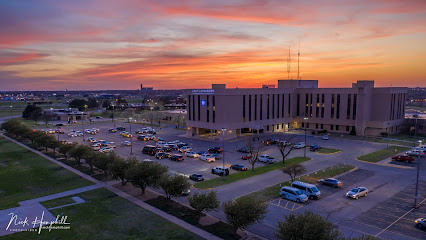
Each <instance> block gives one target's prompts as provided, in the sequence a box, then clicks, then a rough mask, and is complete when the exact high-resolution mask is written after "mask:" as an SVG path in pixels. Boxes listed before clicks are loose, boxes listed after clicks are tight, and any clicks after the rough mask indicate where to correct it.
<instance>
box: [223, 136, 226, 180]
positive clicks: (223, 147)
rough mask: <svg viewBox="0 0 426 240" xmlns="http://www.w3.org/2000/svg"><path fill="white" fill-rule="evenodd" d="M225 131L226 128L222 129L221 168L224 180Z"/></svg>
mask: <svg viewBox="0 0 426 240" xmlns="http://www.w3.org/2000/svg"><path fill="white" fill-rule="evenodd" d="M225 131H226V128H222V150H223V152H222V167H223V175H222V179H223V180H225V173H226V172H225Z"/></svg>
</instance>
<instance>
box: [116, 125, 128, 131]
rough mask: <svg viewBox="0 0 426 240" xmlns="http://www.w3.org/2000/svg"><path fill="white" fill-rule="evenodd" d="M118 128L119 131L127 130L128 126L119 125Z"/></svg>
mask: <svg viewBox="0 0 426 240" xmlns="http://www.w3.org/2000/svg"><path fill="white" fill-rule="evenodd" d="M117 130H118V131H125V130H126V128H125V127H122V126H118V127H117Z"/></svg>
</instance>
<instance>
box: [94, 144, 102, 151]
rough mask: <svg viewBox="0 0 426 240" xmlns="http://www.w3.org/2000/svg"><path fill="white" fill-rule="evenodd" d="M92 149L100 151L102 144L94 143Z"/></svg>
mask: <svg viewBox="0 0 426 240" xmlns="http://www.w3.org/2000/svg"><path fill="white" fill-rule="evenodd" d="M92 149H93V150H95V151H99V150H101V146H99V144H93V145H92Z"/></svg>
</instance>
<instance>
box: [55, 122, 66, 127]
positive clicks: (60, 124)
mask: <svg viewBox="0 0 426 240" xmlns="http://www.w3.org/2000/svg"><path fill="white" fill-rule="evenodd" d="M55 126H57V127H62V126H64V124H62V123H57V124H56V125H55Z"/></svg>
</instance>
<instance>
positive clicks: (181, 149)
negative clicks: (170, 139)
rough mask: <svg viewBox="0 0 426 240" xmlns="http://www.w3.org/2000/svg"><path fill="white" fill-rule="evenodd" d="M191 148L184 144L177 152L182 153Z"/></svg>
mask: <svg viewBox="0 0 426 240" xmlns="http://www.w3.org/2000/svg"><path fill="white" fill-rule="evenodd" d="M191 150H192V148H191V147H190V146H184V147H181V148H180V149H179V152H181V153H183V152H187V151H191Z"/></svg>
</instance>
